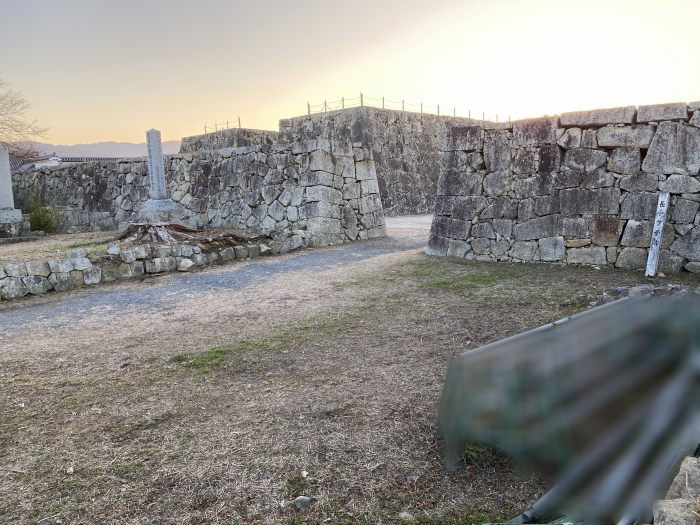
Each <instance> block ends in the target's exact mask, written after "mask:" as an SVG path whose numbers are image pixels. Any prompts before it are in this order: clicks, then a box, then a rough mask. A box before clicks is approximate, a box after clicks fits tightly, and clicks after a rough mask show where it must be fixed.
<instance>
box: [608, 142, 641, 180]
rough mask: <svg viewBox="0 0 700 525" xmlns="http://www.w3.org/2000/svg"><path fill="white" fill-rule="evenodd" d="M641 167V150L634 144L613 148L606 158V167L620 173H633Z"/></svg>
mask: <svg viewBox="0 0 700 525" xmlns="http://www.w3.org/2000/svg"><path fill="white" fill-rule="evenodd" d="M641 168H642V157H641V151H640V149H639V148H637V147H635V146H622V147H620V148H615V149H614V150H612V152H611V153H610V157H609V158H608V169H609V170H610V171H614V172H615V173H620V174H622V175H633V174H635V173H637V172H639V170H640V169H641Z"/></svg>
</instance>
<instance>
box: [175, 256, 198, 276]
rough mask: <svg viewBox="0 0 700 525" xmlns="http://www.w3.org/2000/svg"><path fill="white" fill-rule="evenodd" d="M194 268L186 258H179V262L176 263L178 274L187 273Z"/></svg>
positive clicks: (191, 262) (192, 263)
mask: <svg viewBox="0 0 700 525" xmlns="http://www.w3.org/2000/svg"><path fill="white" fill-rule="evenodd" d="M193 267H194V262H193V261H192V259H187V258H184V257H182V258H180V260H179V261H178V262H177V271H178V272H189V271H190V270H192V268H193Z"/></svg>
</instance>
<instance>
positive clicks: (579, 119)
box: [559, 106, 637, 126]
mask: <svg viewBox="0 0 700 525" xmlns="http://www.w3.org/2000/svg"><path fill="white" fill-rule="evenodd" d="M636 112H637V109H636V108H635V107H634V106H626V107H620V108H608V109H594V110H592V111H573V112H570V113H562V114H561V116H560V117H559V120H560V121H561V125H562V126H604V125H606V124H631V123H632V121H633V120H634V116H635V114H636Z"/></svg>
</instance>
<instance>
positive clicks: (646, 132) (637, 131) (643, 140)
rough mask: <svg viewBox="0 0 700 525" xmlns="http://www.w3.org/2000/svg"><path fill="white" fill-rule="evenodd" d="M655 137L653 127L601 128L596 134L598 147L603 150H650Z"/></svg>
mask: <svg viewBox="0 0 700 525" xmlns="http://www.w3.org/2000/svg"><path fill="white" fill-rule="evenodd" d="M653 136H654V128H652V127H651V126H624V127H622V128H616V127H606V128H600V129H599V130H598V133H597V134H596V139H597V141H598V146H600V147H601V148H617V147H621V146H633V147H636V148H648V147H649V145H650V144H651V141H652V137H653Z"/></svg>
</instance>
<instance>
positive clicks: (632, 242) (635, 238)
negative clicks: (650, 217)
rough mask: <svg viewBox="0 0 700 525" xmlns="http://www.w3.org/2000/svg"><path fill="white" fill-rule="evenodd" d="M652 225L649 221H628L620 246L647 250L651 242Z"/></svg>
mask: <svg viewBox="0 0 700 525" xmlns="http://www.w3.org/2000/svg"><path fill="white" fill-rule="evenodd" d="M652 229H653V223H652V222H651V221H636V220H633V219H630V220H629V221H627V226H625V233H624V235H623V236H622V241H621V243H620V244H622V246H635V247H639V248H647V247H648V246H649V241H651V232H652Z"/></svg>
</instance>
